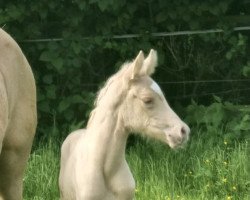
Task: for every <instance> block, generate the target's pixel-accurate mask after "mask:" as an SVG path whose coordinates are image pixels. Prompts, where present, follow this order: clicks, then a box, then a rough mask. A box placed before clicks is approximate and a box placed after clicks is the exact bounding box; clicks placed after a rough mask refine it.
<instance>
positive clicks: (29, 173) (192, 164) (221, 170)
mask: <svg viewBox="0 0 250 200" xmlns="http://www.w3.org/2000/svg"><path fill="white" fill-rule="evenodd" d="M218 131H220V130H218ZM59 156H60V144H58V142H56V140H53V139H50V140H49V142H47V143H46V144H40V145H36V146H35V148H34V149H33V152H32V154H31V157H30V160H29V164H28V168H27V170H26V176H25V179H24V189H25V191H24V199H25V200H57V199H59V190H58V183H57V182H58V173H59ZM126 157H127V161H128V163H129V166H130V168H131V171H132V173H133V175H134V178H135V180H136V185H137V186H136V198H135V199H136V200H203V199H204V200H223V199H225V200H236V199H237V200H249V199H250V189H249V188H250V179H249V168H248V164H249V161H248V159H249V142H248V141H247V140H246V139H245V140H241V141H239V140H233V139H232V140H226V139H225V138H223V137H216V138H214V137H212V136H209V135H208V133H206V132H202V131H199V130H198V129H197V130H196V132H194V133H192V136H191V138H190V141H189V143H188V144H187V145H186V147H185V148H183V149H179V150H171V149H170V148H169V147H167V145H165V144H162V143H159V142H156V141H154V140H148V139H145V138H137V139H136V140H134V142H133V144H129V145H128V148H127V154H126Z"/></svg>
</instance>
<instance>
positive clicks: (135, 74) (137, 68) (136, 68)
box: [130, 50, 144, 80]
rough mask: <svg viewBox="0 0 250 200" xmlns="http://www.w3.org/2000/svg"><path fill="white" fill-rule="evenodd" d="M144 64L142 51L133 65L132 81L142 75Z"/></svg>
mask: <svg viewBox="0 0 250 200" xmlns="http://www.w3.org/2000/svg"><path fill="white" fill-rule="evenodd" d="M143 63H144V54H143V52H142V50H141V51H140V52H139V54H138V55H137V56H136V58H135V60H134V61H133V62H132V64H131V68H132V74H131V76H130V79H132V80H133V79H135V78H136V77H138V76H139V75H140V74H141V69H142V66H143Z"/></svg>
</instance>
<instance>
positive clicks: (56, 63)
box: [51, 57, 63, 70]
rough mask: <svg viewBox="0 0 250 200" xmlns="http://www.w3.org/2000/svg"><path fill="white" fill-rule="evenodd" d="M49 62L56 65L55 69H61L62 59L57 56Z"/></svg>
mask: <svg viewBox="0 0 250 200" xmlns="http://www.w3.org/2000/svg"><path fill="white" fill-rule="evenodd" d="M51 63H52V65H54V66H55V67H56V69H57V70H61V69H62V66H63V59H62V58H59V57H58V58H55V59H53V60H52V61H51Z"/></svg>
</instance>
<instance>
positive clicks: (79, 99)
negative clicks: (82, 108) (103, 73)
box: [71, 95, 84, 104]
mask: <svg viewBox="0 0 250 200" xmlns="http://www.w3.org/2000/svg"><path fill="white" fill-rule="evenodd" d="M71 101H72V103H74V104H75V103H83V102H84V99H83V98H82V97H81V96H80V95H74V96H73V97H72V98H71Z"/></svg>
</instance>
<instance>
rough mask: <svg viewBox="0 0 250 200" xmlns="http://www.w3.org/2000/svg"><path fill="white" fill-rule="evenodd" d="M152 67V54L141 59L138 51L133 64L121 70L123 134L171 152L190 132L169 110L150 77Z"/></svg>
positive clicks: (151, 52)
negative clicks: (154, 142)
mask: <svg viewBox="0 0 250 200" xmlns="http://www.w3.org/2000/svg"><path fill="white" fill-rule="evenodd" d="M156 65H157V53H156V51H155V50H151V51H150V53H149V55H148V56H147V57H146V58H145V59H144V55H143V52H142V51H140V52H139V54H138V56H137V57H136V58H135V60H134V61H133V62H131V63H126V64H125V66H124V67H123V68H122V69H121V70H122V72H120V74H119V79H120V81H121V79H122V86H120V88H119V90H120V91H122V94H123V95H121V96H122V98H121V99H120V100H121V101H122V103H120V106H119V107H120V111H121V112H120V113H122V114H121V115H122V119H123V122H124V125H125V127H126V128H127V130H129V131H131V132H140V133H144V134H146V135H149V136H151V137H153V138H156V139H159V140H161V141H163V142H166V143H167V144H168V145H169V146H170V147H171V148H175V147H178V146H180V145H181V144H183V143H184V142H186V141H187V140H188V136H189V132H190V129H189V127H188V126H187V125H186V124H185V123H184V122H183V121H182V120H181V119H180V118H179V117H178V116H177V114H176V113H175V112H174V111H173V110H172V109H171V108H170V106H169V105H168V102H167V101H166V99H165V97H164V95H163V92H162V91H161V89H160V87H159V86H158V84H157V83H156V82H155V81H154V80H153V79H152V78H151V77H150V76H151V75H152V74H153V72H154V70H155V67H156ZM118 73H119V72H118ZM116 89H118V88H116ZM118 93H120V92H117V94H118Z"/></svg>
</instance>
